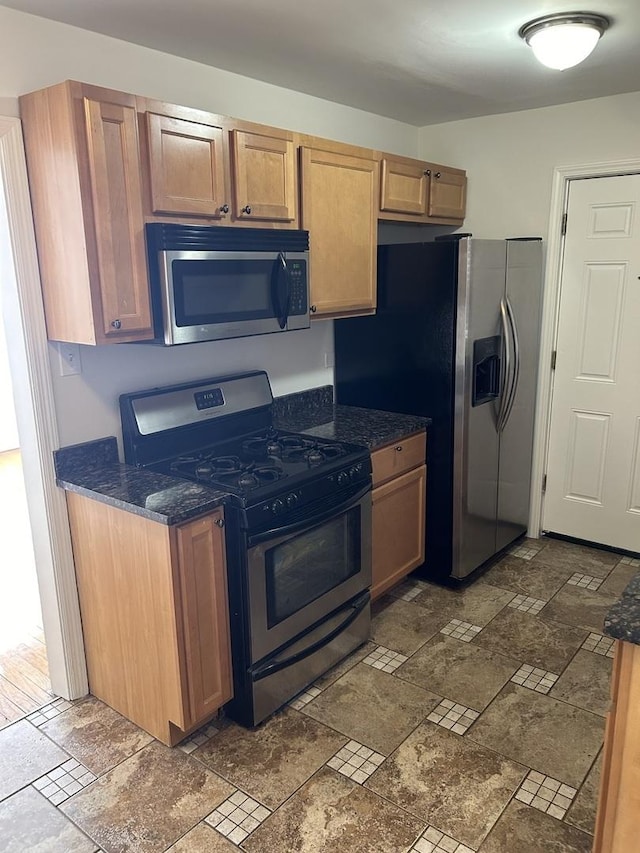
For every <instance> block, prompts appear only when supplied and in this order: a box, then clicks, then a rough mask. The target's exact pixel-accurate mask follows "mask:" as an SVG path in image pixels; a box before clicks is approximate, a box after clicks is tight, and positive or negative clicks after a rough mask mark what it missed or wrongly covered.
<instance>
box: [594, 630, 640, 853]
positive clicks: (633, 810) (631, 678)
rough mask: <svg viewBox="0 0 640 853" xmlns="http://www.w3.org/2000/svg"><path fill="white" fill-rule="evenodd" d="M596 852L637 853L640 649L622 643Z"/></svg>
mask: <svg viewBox="0 0 640 853" xmlns="http://www.w3.org/2000/svg"><path fill="white" fill-rule="evenodd" d="M611 689H612V706H611V709H610V711H609V714H608V716H607V727H606V733H605V744H604V757H603V762H602V776H601V778H600V797H599V801H598V815H597V819H596V829H595V837H594V845H593V851H594V853H629V851H631V850H635V849H636V848H637V836H638V815H639V814H640V646H637V645H634V644H632V643H626V642H622V641H620V640H617V641H616V651H615V660H614V668H613V675H612V683H611Z"/></svg>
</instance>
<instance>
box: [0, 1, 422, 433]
mask: <svg viewBox="0 0 640 853" xmlns="http://www.w3.org/2000/svg"><path fill="white" fill-rule="evenodd" d="M65 79H75V80H82V81H84V82H88V83H94V84H96V85H102V86H107V87H110V88H114V89H120V90H122V91H126V92H132V93H135V94H139V95H146V96H148V97H153V98H159V99H161V100H166V101H170V102H173V103H178V104H184V105H186V106H193V107H199V108H201V109H206V110H210V111H212V112H217V113H220V114H222V115H231V116H235V117H238V118H244V119H247V120H251V121H256V122H264V123H266V124H271V125H274V126H277V127H285V128H289V129H291V130H299V131H302V132H306V133H311V134H316V135H319V136H325V137H327V138H330V139H338V140H342V141H345V142H349V143H351V144H355V145H363V146H365V147H369V148H377V149H381V150H386V151H391V152H396V153H399V154H405V155H408V156H417V154H418V150H419V130H418V128H416V127H413V126H409V125H406V124H403V123H402V122H398V121H394V120H392V119H387V118H382V117H380V116H375V115H372V114H370V113H366V112H363V111H361V110H355V109H352V108H350V107H345V106H342V105H340V104H334V103H331V102H329V101H325V100H322V99H320V98H314V97H311V96H308V95H302V94H299V93H297V92H293V91H290V90H287V89H283V88H280V87H277V86H272V85H270V84H267V83H262V82H259V81H256V80H250V79H248V78H245V77H241V76H239V75H237V74H230V73H228V72H225V71H220V70H219V69H215V68H210V67H208V66H205V65H201V64H198V63H195V62H190V61H188V60H184V59H180V58H178V57H175V56H170V55H168V54H163V53H160V52H158V51H154V50H149V49H148V48H143V47H139V46H137V45H132V44H128V43H127V42H123V41H119V40H116V39H112V38H107V37H106V36H101V35H98V34H96V33H91V32H88V31H85V30H80V29H78V28H75V27H70V26H67V25H65V24H57V23H55V22H52V21H47V20H45V19H44V18H37V17H34V16H31V15H25V14H22V13H20V12H15V11H14V10H11V9H7V8H6V7H2V6H0V108H1V109H2V113H3V114H4V115H16V114H17V103H16V98H17V96H18V95H20V94H23V93H25V92H29V91H33V90H34V89H39V88H42V87H43V86H48V85H51V84H53V83H57V82H59V81H61V80H65ZM332 326H333V324H332V323H331V322H330V321H323V322H317V323H314V324H313V326H312V328H311V329H310V330H309V331H306V330H305V331H300V332H287V333H285V334H282V335H265V336H262V337H256V338H242V339H239V340H235V341H220V342H217V343H212V344H195V345H189V346H182V347H174V348H170V349H162V348H159V347H149V346H142V345H135V346H134V345H119V346H111V347H95V348H92V347H81V360H82V374H81V375H79V376H70V377H60V376H58V375H57V353H56V352H55V348H54V345H53V344H52V345H51V347H50V349H51V356H52V357H51V364H52V373H53V377H54V394H55V399H56V411H57V419H58V429H59V434H60V443H61V445H67V444H73V443H75V442H79V441H87V440H89V439H92V438H98V437H101V436H104V435H113V434H115V435H119V433H120V428H119V415H118V409H117V398H118V395H119V394H121V393H123V392H125V391H132V390H138V389H142V388H147V387H153V386H155V385H165V384H169V383H171V382H179V381H183V380H190V379H199V378H205V377H209V376H215V375H219V374H224V373H229V372H233V371H236V370H241V369H256V368H264V369H266V370H267V371H268V373H269V376H270V378H271V381H272V386H273V390H274V393H275V394H276V395H279V394H285V393H289V392H291V391H297V390H302V389H304V388H310V387H314V386H316V385H323V384H330V383H331V382H332V381H333V370H332V368H331V367H329V368H327V367H325V364H332V363H333V335H332Z"/></svg>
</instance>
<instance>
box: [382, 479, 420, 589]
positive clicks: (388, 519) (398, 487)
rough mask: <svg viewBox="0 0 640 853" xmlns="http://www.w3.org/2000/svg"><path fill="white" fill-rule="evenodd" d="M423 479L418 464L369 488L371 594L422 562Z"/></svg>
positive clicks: (397, 580)
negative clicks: (370, 500)
mask: <svg viewBox="0 0 640 853" xmlns="http://www.w3.org/2000/svg"><path fill="white" fill-rule="evenodd" d="M426 483H427V468H426V466H425V465H421V466H420V467H419V468H414V469H413V470H412V471H408V472H407V473H406V474H402V476H400V477H395V478H394V479H393V480H390V481H389V482H388V483H385V484H384V485H383V486H379V487H378V488H377V489H374V490H373V492H372V495H371V499H372V520H373V539H372V561H373V564H372V582H371V597H372V598H378V597H379V596H380V595H382V593H383V592H386V591H387V590H388V589H390V588H391V587H392V586H394V585H395V584H396V583H398V582H399V581H400V580H402V578H403V577H404V576H405V575H407V574H409V572H410V571H412V570H413V569H415V568H417V567H418V566H419V565H420V564H421V563H422V562H424V547H425V495H426Z"/></svg>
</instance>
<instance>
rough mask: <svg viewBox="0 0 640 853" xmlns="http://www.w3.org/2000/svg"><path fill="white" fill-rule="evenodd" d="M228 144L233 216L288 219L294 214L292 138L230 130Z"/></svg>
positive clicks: (294, 181)
mask: <svg viewBox="0 0 640 853" xmlns="http://www.w3.org/2000/svg"><path fill="white" fill-rule="evenodd" d="M231 144H232V151H233V181H234V213H235V216H236V217H237V218H238V219H267V220H273V221H274V222H292V221H293V220H294V219H295V218H296V174H295V173H296V168H295V152H294V147H293V142H292V141H291V140H288V139H281V138H278V137H275V136H263V135H261V134H257V133H247V132H245V131H243V130H232V131H231Z"/></svg>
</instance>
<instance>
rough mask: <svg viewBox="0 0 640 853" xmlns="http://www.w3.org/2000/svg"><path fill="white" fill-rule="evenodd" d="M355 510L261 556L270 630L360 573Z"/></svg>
mask: <svg viewBox="0 0 640 853" xmlns="http://www.w3.org/2000/svg"><path fill="white" fill-rule="evenodd" d="M360 541H361V534H360V507H359V506H356V507H354V508H353V509H351V510H349V511H348V512H345V513H343V514H342V515H340V516H338V518H334V519H332V520H331V521H328V522H326V523H325V524H322V525H320V526H319V527H315V528H313V530H309V531H307V532H306V533H302V534H300V535H299V536H296V537H294V538H292V539H288V540H287V541H286V542H283V543H282V544H281V545H277V546H276V547H274V548H272V549H271V550H269V551H267V553H266V554H265V569H266V575H267V577H266V580H267V623H268V626H269V628H273V626H274V625H277V624H278V623H279V622H282V621H283V620H284V619H286V618H287V617H288V616H291V615H292V614H293V613H295V612H296V611H298V610H301V609H302V608H303V607H305V606H306V605H307V604H311V602H313V601H315V600H316V599H317V598H320V596H322V595H324V594H325V593H327V592H329V590H331V589H334V587H337V586H340V584H341V583H343V582H344V581H345V580H347V578H350V577H353V575H357V574H358V572H359V571H360Z"/></svg>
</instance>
